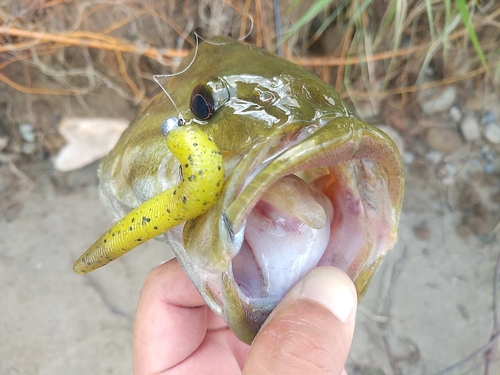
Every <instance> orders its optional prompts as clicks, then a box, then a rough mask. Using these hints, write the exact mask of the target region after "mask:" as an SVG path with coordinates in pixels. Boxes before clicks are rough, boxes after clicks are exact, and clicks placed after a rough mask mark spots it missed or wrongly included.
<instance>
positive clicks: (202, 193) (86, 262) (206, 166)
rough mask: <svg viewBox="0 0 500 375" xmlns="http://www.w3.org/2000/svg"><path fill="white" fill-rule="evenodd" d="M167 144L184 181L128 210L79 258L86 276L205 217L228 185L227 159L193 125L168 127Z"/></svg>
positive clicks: (77, 265) (80, 269) (77, 264)
mask: <svg viewBox="0 0 500 375" xmlns="http://www.w3.org/2000/svg"><path fill="white" fill-rule="evenodd" d="M164 135H165V136H166V143H167V147H168V148H169V149H170V151H171V152H172V154H173V155H174V156H175V157H176V158H177V159H178V160H179V162H180V164H181V168H182V181H181V182H180V183H179V184H178V185H176V186H174V187H172V188H170V189H168V190H166V191H164V192H162V193H160V194H158V195H156V196H154V197H153V198H151V199H150V200H148V201H146V202H144V203H142V204H141V205H140V206H138V207H136V208H135V209H133V210H132V211H131V212H129V213H128V214H127V215H126V216H125V217H124V218H122V219H121V220H119V221H117V222H116V223H115V225H113V226H112V227H111V229H109V230H108V231H107V232H106V233H104V234H103V235H102V236H101V237H100V238H99V239H98V240H97V241H96V242H94V244H93V245H92V246H90V248H89V249H88V250H87V251H86V252H85V253H83V254H82V255H81V256H80V258H78V260H77V261H76V262H75V265H74V267H73V269H74V270H75V272H77V273H80V274H85V273H88V272H91V271H93V270H95V269H97V268H100V267H102V266H104V265H106V264H108V263H109V262H111V261H112V260H114V259H116V258H118V257H120V256H122V255H123V254H125V253H127V252H128V251H130V250H132V249H133V248H135V247H136V246H138V245H140V244H142V243H144V242H146V241H148V240H150V239H151V238H154V237H156V236H158V235H160V234H162V233H165V232H166V231H168V230H169V229H171V228H173V227H174V226H176V225H178V224H180V223H182V222H184V221H186V220H191V219H193V218H195V217H197V216H199V215H202V214H203V213H205V212H206V211H208V209H209V208H210V207H211V206H212V205H213V204H214V203H215V201H216V200H217V198H218V196H219V194H220V192H221V190H222V187H223V183H224V163H223V159H222V155H221V153H220V151H219V149H218V147H217V145H216V144H215V143H214V142H213V141H212V140H211V139H210V138H209V137H208V136H207V135H206V133H205V132H203V131H202V130H201V129H199V128H198V127H195V126H189V125H186V126H175V127H174V128H172V129H168V130H166V131H165V134H164Z"/></svg>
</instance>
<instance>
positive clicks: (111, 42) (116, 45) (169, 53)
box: [0, 26, 189, 66]
mask: <svg viewBox="0 0 500 375" xmlns="http://www.w3.org/2000/svg"><path fill="white" fill-rule="evenodd" d="M0 34H6V35H10V36H16V37H22V38H33V39H37V40H38V41H39V42H42V43H43V42H52V43H59V44H62V45H68V46H80V47H88V48H97V49H102V50H111V51H115V52H128V53H136V54H139V55H144V56H148V57H150V58H152V59H156V57H157V56H161V57H167V58H170V59H172V58H175V57H185V56H187V55H188V53H189V51H188V50H184V49H182V50H179V49H172V48H162V49H159V48H154V47H149V48H143V47H138V46H137V45H135V44H132V43H127V42H124V41H122V40H119V39H117V38H113V37H110V36H107V35H102V34H98V33H93V32H90V31H78V32H77V31H74V32H70V33H47V32H39V31H31V30H24V29H20V28H17V27H8V26H0ZM24 44H25V43H23V44H22V45H20V47H21V48H20V49H24V48H26V47H25V45H24ZM17 47H18V45H17V44H9V45H4V46H3V47H2V46H0V52H5V51H12V50H17V49H18V48H17ZM170 65H171V66H173V65H176V64H174V63H173V62H170Z"/></svg>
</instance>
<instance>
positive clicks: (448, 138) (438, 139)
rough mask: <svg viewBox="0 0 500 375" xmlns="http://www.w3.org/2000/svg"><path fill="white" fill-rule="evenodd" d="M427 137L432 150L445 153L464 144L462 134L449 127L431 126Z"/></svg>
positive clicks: (455, 149)
mask: <svg viewBox="0 0 500 375" xmlns="http://www.w3.org/2000/svg"><path fill="white" fill-rule="evenodd" d="M425 138H426V141H427V144H428V145H429V147H430V148H431V149H432V150H434V151H438V152H442V153H443V154H451V153H453V152H455V151H457V150H458V149H459V148H460V147H462V145H463V142H462V138H461V137H460V135H458V134H457V132H456V131H454V130H452V129H448V128H430V129H428V130H427V134H426V137H425Z"/></svg>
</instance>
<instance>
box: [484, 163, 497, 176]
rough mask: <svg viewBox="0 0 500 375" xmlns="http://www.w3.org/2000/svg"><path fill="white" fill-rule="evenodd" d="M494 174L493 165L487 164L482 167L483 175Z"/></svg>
mask: <svg viewBox="0 0 500 375" xmlns="http://www.w3.org/2000/svg"><path fill="white" fill-rule="evenodd" d="M494 172H495V165H494V164H493V163H487V164H486V165H485V166H484V173H486V174H493V173H494Z"/></svg>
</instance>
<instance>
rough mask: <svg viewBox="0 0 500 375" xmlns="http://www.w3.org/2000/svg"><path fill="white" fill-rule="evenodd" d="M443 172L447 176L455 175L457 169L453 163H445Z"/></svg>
mask: <svg viewBox="0 0 500 375" xmlns="http://www.w3.org/2000/svg"><path fill="white" fill-rule="evenodd" d="M442 168H443V171H444V173H446V174H447V175H449V176H451V175H454V174H456V173H457V167H455V165H454V164H453V163H446V164H444V165H443V167H442Z"/></svg>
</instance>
